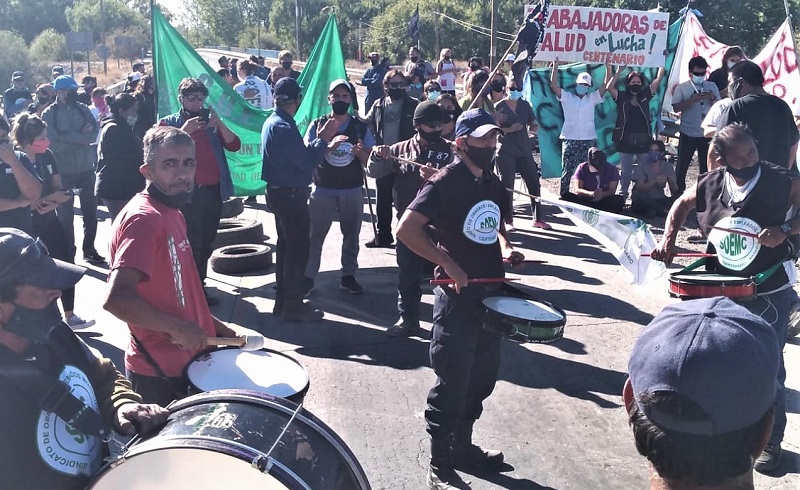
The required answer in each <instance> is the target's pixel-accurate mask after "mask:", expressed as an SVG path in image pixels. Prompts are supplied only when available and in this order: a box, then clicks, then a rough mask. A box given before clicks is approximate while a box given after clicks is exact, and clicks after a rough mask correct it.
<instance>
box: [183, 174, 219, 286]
mask: <svg viewBox="0 0 800 490" xmlns="http://www.w3.org/2000/svg"><path fill="white" fill-rule="evenodd" d="M181 212H182V213H183V216H184V217H185V218H186V234H187V235H188V237H189V243H190V244H191V245H192V253H193V254H194V263H195V265H196V266H197V272H198V273H199V274H200V280H201V281H203V282H204V283H205V280H206V274H207V273H208V259H209V258H210V257H211V252H213V251H214V250H213V248H212V247H211V243H212V242H213V241H214V239H215V238H216V237H217V228H218V227H219V220H220V217H221V216H222V194H221V193H220V190H219V184H216V185H203V186H197V187H196V188H195V190H194V194H192V202H190V203H189V204H186V205H184V206H183V207H181Z"/></svg>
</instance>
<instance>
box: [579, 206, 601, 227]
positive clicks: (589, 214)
mask: <svg viewBox="0 0 800 490" xmlns="http://www.w3.org/2000/svg"><path fill="white" fill-rule="evenodd" d="M581 219H582V220H583V221H585V222H586V223H588V224H589V225H590V226H595V225H597V222H598V221H600V212H598V211H597V210H596V209H593V208H588V209H585V210H584V211H583V215H582V216H581Z"/></svg>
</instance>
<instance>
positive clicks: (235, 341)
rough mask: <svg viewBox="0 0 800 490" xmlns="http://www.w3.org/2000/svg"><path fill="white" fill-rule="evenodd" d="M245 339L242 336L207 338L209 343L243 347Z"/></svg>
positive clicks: (219, 345) (220, 345) (218, 345)
mask: <svg viewBox="0 0 800 490" xmlns="http://www.w3.org/2000/svg"><path fill="white" fill-rule="evenodd" d="M244 342H245V340H244V339H243V338H242V337H209V338H208V339H207V344H208V345H213V346H217V347H225V346H233V347H241V346H243V345H244Z"/></svg>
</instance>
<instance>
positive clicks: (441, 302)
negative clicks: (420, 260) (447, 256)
mask: <svg viewBox="0 0 800 490" xmlns="http://www.w3.org/2000/svg"><path fill="white" fill-rule="evenodd" d="M498 290H499V288H497V287H493V288H485V287H480V286H475V285H473V286H469V287H467V288H464V289H462V290H461V294H456V292H455V290H452V289H450V288H442V287H437V288H436V290H435V291H434V293H435V295H436V296H435V300H434V303H433V334H432V339H431V344H430V359H431V366H432V367H433V370H434V372H435V373H436V384H435V385H434V386H433V388H432V389H431V390H430V392H429V393H428V407H427V409H426V410H425V422H426V424H427V431H428V434H430V435H431V437H432V438H433V439H445V438H447V437H448V436H449V435H450V434H452V433H454V432H455V430H456V427H457V426H458V423H459V422H460V421H465V422H473V421H475V420H477V419H478V418H479V417H480V416H481V413H482V412H483V400H485V399H486V398H488V397H489V395H491V394H492V391H494V385H495V383H496V382H497V374H498V371H499V367H500V343H501V341H502V337H500V336H499V335H496V334H493V333H490V332H488V331H486V330H484V329H483V318H484V313H485V307H484V306H483V303H481V301H482V300H483V299H484V298H486V297H488V296H493V295H494V294H493V293H492V291H494V292H497V291H498Z"/></svg>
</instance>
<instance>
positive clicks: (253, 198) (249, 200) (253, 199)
mask: <svg viewBox="0 0 800 490" xmlns="http://www.w3.org/2000/svg"><path fill="white" fill-rule="evenodd" d="M244 203H245V204H258V200H257V199H256V196H250V197H248V198H247V199H245V200H244Z"/></svg>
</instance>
